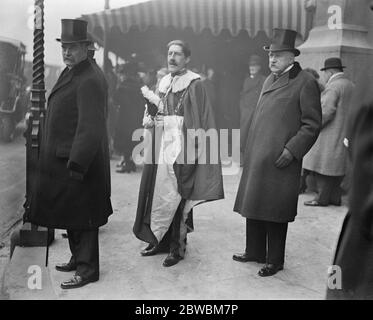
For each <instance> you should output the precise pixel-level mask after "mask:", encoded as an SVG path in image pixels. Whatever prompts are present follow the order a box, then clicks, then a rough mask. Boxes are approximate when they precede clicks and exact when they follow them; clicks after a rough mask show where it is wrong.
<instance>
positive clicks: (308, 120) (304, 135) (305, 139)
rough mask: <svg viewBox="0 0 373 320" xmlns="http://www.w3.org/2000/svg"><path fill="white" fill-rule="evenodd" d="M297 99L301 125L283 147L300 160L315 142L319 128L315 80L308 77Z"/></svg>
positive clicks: (319, 120) (317, 88)
mask: <svg viewBox="0 0 373 320" xmlns="http://www.w3.org/2000/svg"><path fill="white" fill-rule="evenodd" d="M299 100H300V101H299V108H300V122H301V126H300V128H299V130H298V132H297V134H296V135H295V136H294V137H292V138H291V139H290V140H289V141H288V143H287V144H286V145H285V148H286V149H288V150H289V151H290V152H291V153H292V154H293V156H294V157H295V158H296V159H298V160H301V159H302V158H303V156H304V155H305V154H306V153H307V152H308V151H309V150H310V149H311V147H312V146H313V144H314V143H315V141H316V139H317V137H318V135H319V133H320V129H321V102H320V89H319V86H318V85H317V82H316V80H314V79H310V80H308V81H307V82H306V83H305V85H304V86H303V87H302V89H301V92H300V98H299Z"/></svg>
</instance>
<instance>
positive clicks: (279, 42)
mask: <svg viewBox="0 0 373 320" xmlns="http://www.w3.org/2000/svg"><path fill="white" fill-rule="evenodd" d="M296 37H297V32H296V31H294V30H290V29H279V28H275V29H273V37H272V40H271V44H270V46H269V47H268V46H266V47H263V49H264V50H265V51H271V52H278V51H290V52H293V53H294V55H295V56H299V55H300V51H299V50H298V49H296V48H295V47H294V44H295V38H296Z"/></svg>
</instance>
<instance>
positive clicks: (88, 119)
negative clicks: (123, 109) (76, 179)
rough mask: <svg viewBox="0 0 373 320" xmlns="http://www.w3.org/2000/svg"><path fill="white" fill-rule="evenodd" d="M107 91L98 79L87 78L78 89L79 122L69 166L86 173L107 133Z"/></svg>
mask: <svg viewBox="0 0 373 320" xmlns="http://www.w3.org/2000/svg"><path fill="white" fill-rule="evenodd" d="M105 96H106V95H105V93H104V89H103V88H102V86H101V85H100V82H99V81H97V79H93V78H91V79H87V80H86V81H84V82H83V83H82V84H81V85H80V86H79V88H78V90H77V106H78V124H77V128H76V133H75V137H74V140H73V144H72V147H71V152H70V158H69V161H68V163H67V167H68V168H69V169H71V170H74V171H78V172H80V173H83V174H85V173H86V172H87V170H88V168H89V166H90V164H91V162H92V160H93V159H94V157H95V155H96V153H97V151H98V149H99V147H100V145H101V142H102V139H103V136H104V134H106V130H105V128H106V124H105V103H106V102H105Z"/></svg>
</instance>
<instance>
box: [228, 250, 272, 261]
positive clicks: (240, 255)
mask: <svg viewBox="0 0 373 320" xmlns="http://www.w3.org/2000/svg"><path fill="white" fill-rule="evenodd" d="M232 258H233V260H235V261H239V262H258V263H265V262H266V261H265V259H257V258H255V257H252V256H249V255H248V254H247V253H246V252H245V253H236V254H234V255H233V257H232Z"/></svg>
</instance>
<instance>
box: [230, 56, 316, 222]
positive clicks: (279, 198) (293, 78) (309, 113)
mask: <svg viewBox="0 0 373 320" xmlns="http://www.w3.org/2000/svg"><path fill="white" fill-rule="evenodd" d="M320 128H321V105H320V89H319V86H318V84H317V82H316V80H315V79H314V78H313V77H312V76H311V75H310V74H308V73H307V72H305V71H302V69H301V67H300V66H299V64H298V63H297V62H296V63H295V64H294V66H293V67H292V69H291V70H290V72H287V73H285V74H283V75H282V76H281V77H279V79H278V80H277V81H274V76H273V75H270V76H269V77H268V78H267V79H266V81H265V82H264V85H263V89H262V92H261V96H260V98H259V101H258V104H257V107H256V109H255V113H254V115H253V117H252V122H251V124H250V128H249V133H248V138H247V139H248V141H247V143H246V148H245V154H244V164H243V172H242V176H241V181H240V184H239V188H238V193H237V198H236V202H235V205H234V211H236V212H239V213H240V214H241V215H242V216H243V217H246V218H251V219H257V220H264V221H272V222H281V223H284V222H290V221H293V220H294V218H295V216H296V214H297V203H298V190H299V181H300V173H301V168H302V158H303V156H304V155H305V154H306V153H307V151H308V150H309V149H310V148H311V147H312V145H313V144H314V142H315V141H316V139H317V136H318V134H319V131H320ZM284 148H287V149H288V150H289V151H290V152H291V153H292V154H293V156H294V157H295V159H294V160H293V161H292V162H291V164H290V165H288V166H287V167H285V168H282V169H278V168H276V166H275V162H276V160H277V159H278V158H279V157H280V155H281V153H282V151H283V150H284Z"/></svg>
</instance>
